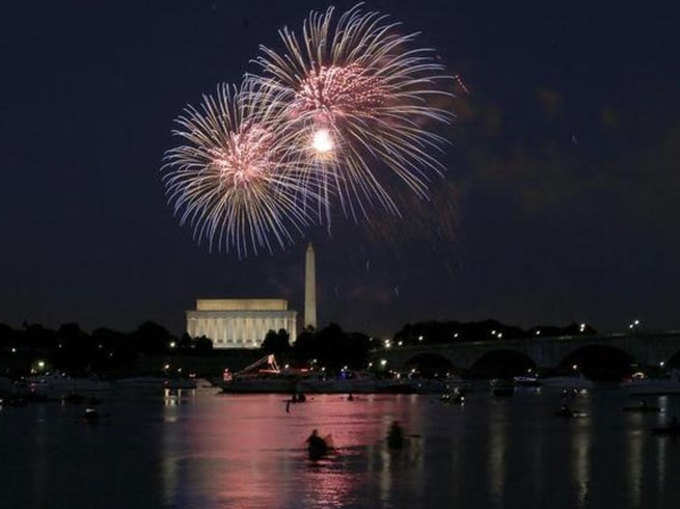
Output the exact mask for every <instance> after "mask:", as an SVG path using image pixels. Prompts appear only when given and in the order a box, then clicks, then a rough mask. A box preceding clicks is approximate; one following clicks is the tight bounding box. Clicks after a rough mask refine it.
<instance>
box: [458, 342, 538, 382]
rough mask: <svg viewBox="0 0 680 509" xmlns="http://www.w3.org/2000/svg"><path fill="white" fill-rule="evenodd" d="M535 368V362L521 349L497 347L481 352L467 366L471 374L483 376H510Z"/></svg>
mask: <svg viewBox="0 0 680 509" xmlns="http://www.w3.org/2000/svg"><path fill="white" fill-rule="evenodd" d="M535 368H536V362H534V360H533V359H532V358H531V357H530V356H529V355H528V354H527V353H526V352H523V351H521V350H515V349H510V348H498V349H493V350H488V351H486V352H483V353H481V355H479V356H478V357H477V358H476V359H475V360H474V361H473V362H471V363H470V365H469V366H468V370H469V372H470V374H471V375H473V376H479V377H484V378H512V377H513V376H519V375H523V374H526V373H527V372H528V371H529V370H534V369H535Z"/></svg>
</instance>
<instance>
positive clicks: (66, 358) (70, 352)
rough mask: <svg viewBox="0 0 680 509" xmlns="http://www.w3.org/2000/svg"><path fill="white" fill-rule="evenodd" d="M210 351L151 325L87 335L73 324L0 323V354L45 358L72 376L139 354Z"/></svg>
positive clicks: (206, 343)
mask: <svg viewBox="0 0 680 509" xmlns="http://www.w3.org/2000/svg"><path fill="white" fill-rule="evenodd" d="M210 351H212V341H211V340H210V339H208V338H205V337H202V338H197V339H192V338H190V337H189V336H188V335H187V334H184V335H182V336H181V337H179V338H177V337H175V336H173V335H172V334H171V333H170V332H169V331H168V330H167V329H165V328H164V327H163V326H161V325H158V324H157V323H154V322H144V323H143V324H141V325H140V326H139V327H138V328H137V329H136V330H134V331H132V332H127V333H125V332H119V331H115V330H113V329H108V328H104V327H102V328H99V329H95V330H94V331H92V332H91V333H89V334H88V333H86V332H85V331H83V330H82V329H81V328H80V326H79V325H78V324H76V323H66V324H63V325H61V326H60V327H59V328H58V329H56V330H55V329H49V328H46V327H43V326H42V325H40V324H24V326H23V328H21V329H13V328H12V327H9V326H8V325H5V324H0V355H7V356H8V357H10V359H11V358H16V359H18V360H24V361H25V360H26V358H27V357H28V358H29V359H28V360H29V362H30V360H32V359H33V358H38V357H40V358H45V359H46V360H48V361H49V363H50V365H51V366H53V367H56V368H59V369H65V370H69V371H70V372H76V373H77V372H96V371H104V370H107V369H115V368H116V367H119V366H122V365H126V364H129V363H131V362H132V361H134V360H135V359H136V358H137V357H138V356H140V355H154V354H164V353H171V352H174V353H183V354H196V355H201V354H205V353H207V352H210Z"/></svg>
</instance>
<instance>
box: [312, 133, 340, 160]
mask: <svg viewBox="0 0 680 509" xmlns="http://www.w3.org/2000/svg"><path fill="white" fill-rule="evenodd" d="M334 146H335V145H334V143H333V138H332V137H331V133H329V132H328V129H319V130H318V131H316V132H315V133H314V136H313V138H312V148H314V150H316V151H317V152H318V153H320V154H327V153H328V152H330V151H331V150H333V148H334Z"/></svg>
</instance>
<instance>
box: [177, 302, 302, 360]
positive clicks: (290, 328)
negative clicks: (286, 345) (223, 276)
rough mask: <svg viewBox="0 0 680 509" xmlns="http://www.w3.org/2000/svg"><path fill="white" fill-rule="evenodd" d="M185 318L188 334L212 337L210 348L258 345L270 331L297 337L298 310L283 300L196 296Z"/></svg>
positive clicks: (256, 346) (251, 346)
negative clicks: (194, 306)
mask: <svg viewBox="0 0 680 509" xmlns="http://www.w3.org/2000/svg"><path fill="white" fill-rule="evenodd" d="M186 317H187V333H188V334H189V335H190V336H191V337H194V338H195V337H200V336H206V337H208V338H210V339H212V342H213V348H259V347H260V346H261V345H262V341H263V340H264V337H265V336H266V335H267V332H268V331H270V330H274V331H278V330H279V329H285V330H286V331H287V332H288V334H289V335H290V339H291V342H292V341H295V338H296V337H297V312H296V311H293V310H292V309H288V301H287V300H285V299H198V300H197V301H196V309H195V310H189V311H187V312H186Z"/></svg>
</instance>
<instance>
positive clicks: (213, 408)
mask: <svg viewBox="0 0 680 509" xmlns="http://www.w3.org/2000/svg"><path fill="white" fill-rule="evenodd" d="M284 399H285V396H282V395H258V396H216V395H214V394H213V392H212V391H205V390H198V391H183V392H181V393H166V394H159V395H157V396H150V395H149V396H146V397H139V396H138V395H133V396H128V397H119V398H117V399H116V398H114V399H113V400H111V401H109V402H108V403H105V405H104V408H102V411H107V412H110V413H111V415H112V418H111V420H110V422H102V423H101V424H100V425H98V426H89V425H86V424H84V423H82V422H81V421H80V420H79V419H78V416H79V413H80V412H82V407H80V408H79V407H68V406H66V407H61V406H59V405H52V404H45V405H34V406H29V407H27V408H17V409H5V410H3V411H2V413H0V440H2V442H1V443H2V444H3V451H2V452H3V461H2V462H0V475H1V476H2V479H3V480H4V481H5V482H6V485H7V486H14V488H13V489H12V490H8V491H7V493H6V494H5V496H4V498H3V499H2V502H0V507H4V506H3V504H6V506H7V507H16V508H22V507H36V508H38V507H69V508H74V509H79V508H91V507H97V508H98V507H117V508H118V507H125V508H131V507H132V508H134V507H140V508H141V507H144V508H148V507H165V508H184V507H187V508H201V509H212V508H226V507H237V508H240V507H243V508H266V509H275V508H297V507H318V508H321V507H337V506H344V507H385V508H390V507H450V506H452V505H457V506H459V507H551V508H560V507H565V508H566V507H577V508H582V507H583V508H585V507H607V506H611V507H617V508H634V507H678V506H680V488H679V487H678V483H677V482H674V479H675V476H673V475H672V474H670V473H671V472H680V440H673V439H669V438H659V437H655V436H652V435H651V433H650V432H649V430H650V428H652V427H653V426H657V425H659V424H660V423H663V422H664V419H665V418H666V417H665V415H664V414H662V415H654V414H651V415H642V414H636V413H623V412H621V407H622V406H624V405H626V404H630V402H629V401H628V399H627V398H626V397H625V395H624V394H621V393H619V392H616V391H606V390H603V391H599V392H598V391H596V392H595V393H593V394H592V395H587V396H580V397H579V398H577V399H576V400H575V401H574V402H572V404H571V406H572V408H574V409H578V410H581V411H584V412H586V413H588V414H589V416H588V417H587V418H583V419H574V420H565V419H560V418H557V417H555V416H554V411H555V410H556V409H557V408H559V404H560V399H559V394H558V393H551V392H550V391H542V392H540V393H539V392H537V391H528V390H527V391H518V392H517V393H516V395H515V396H514V397H512V398H508V399H507V400H502V399H493V398H491V397H489V395H488V392H487V391H479V392H476V393H472V394H470V396H469V397H468V399H467V401H466V404H465V406H463V407H457V406H444V405H442V404H441V403H440V402H439V401H438V399H437V398H436V397H435V396H406V395H395V396H361V397H359V398H357V400H356V401H354V402H348V401H346V400H345V398H344V397H343V396H340V395H328V396H311V397H310V398H309V400H308V403H306V404H303V405H292V406H291V412H290V413H286V412H285V405H284ZM650 403H655V404H659V405H661V406H663V407H665V410H666V414H667V415H670V414H673V413H678V410H680V406H679V405H678V401H677V400H674V399H673V398H664V399H661V398H659V399H654V400H651V401H650ZM393 420H399V421H400V422H401V423H402V425H403V426H404V428H405V430H406V433H407V434H412V435H416V436H412V437H411V439H410V440H409V447H407V448H406V449H404V450H402V451H398V452H393V451H390V450H388V449H387V447H386V446H385V442H384V437H385V436H386V433H387V430H388V428H389V426H390V424H391V423H392V421H393ZM315 428H316V429H318V430H319V432H320V434H322V435H326V434H329V433H330V434H332V437H333V442H334V444H335V445H336V447H337V448H338V450H337V453H336V454H334V455H332V456H330V457H329V458H326V459H324V460H322V461H319V462H312V461H310V460H309V459H308V458H307V457H306V454H305V439H306V437H307V436H308V435H309V433H310V432H311V430H312V429H315Z"/></svg>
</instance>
